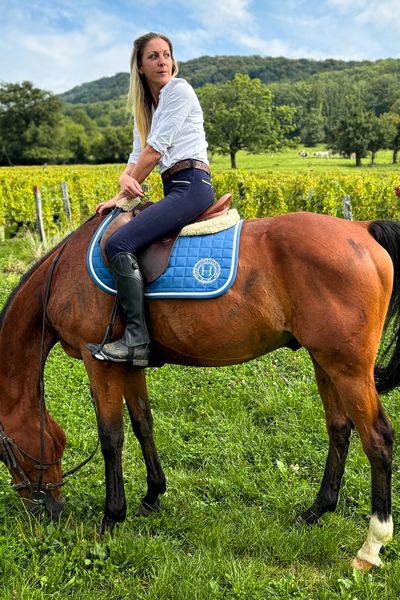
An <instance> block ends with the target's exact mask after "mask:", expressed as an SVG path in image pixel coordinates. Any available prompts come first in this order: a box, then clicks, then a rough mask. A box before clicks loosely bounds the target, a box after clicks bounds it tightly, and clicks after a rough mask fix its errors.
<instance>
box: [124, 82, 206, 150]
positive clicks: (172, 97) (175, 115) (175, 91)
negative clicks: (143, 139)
mask: <svg viewBox="0 0 400 600" xmlns="http://www.w3.org/2000/svg"><path fill="white" fill-rule="evenodd" d="M166 87H167V86H166ZM163 92H164V89H163V90H161V93H160V102H159V105H158V107H157V109H156V111H155V112H154V115H153V122H152V127H151V130H150V133H149V137H148V138H147V144H148V145H149V146H151V147H152V148H154V150H157V152H159V153H160V155H161V159H162V158H163V157H164V156H165V155H166V154H167V153H168V149H169V148H170V147H171V146H172V144H173V142H174V139H175V137H176V135H177V134H178V132H179V130H180V129H181V127H182V125H183V123H184V122H185V120H186V118H187V116H188V115H189V113H190V111H191V110H192V107H193V103H194V101H196V100H197V97H196V95H195V92H194V90H193V88H192V87H191V86H190V85H188V84H187V82H186V81H184V80H182V79H180V80H177V79H175V80H174V81H173V82H172V86H171V87H170V89H168V94H164V93H163ZM165 92H167V90H165ZM132 154H133V153H132Z"/></svg>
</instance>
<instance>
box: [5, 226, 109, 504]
mask: <svg viewBox="0 0 400 600" xmlns="http://www.w3.org/2000/svg"><path fill="white" fill-rule="evenodd" d="M94 216H95V215H92V216H91V217H90V218H89V219H88V220H87V221H85V223H84V225H85V224H86V223H88V222H89V221H91V220H92V219H93V218H94ZM72 235H73V234H72V233H71V234H69V235H68V237H67V238H66V239H65V241H64V243H63V244H62V246H61V248H60V249H59V251H58V252H57V254H56V255H55V256H54V258H53V260H52V262H51V265H50V268H49V270H48V273H47V281H46V288H45V294H44V299H43V318H42V328H41V340H40V378H39V423H40V450H39V459H37V458H34V457H33V456H31V455H30V454H29V453H28V452H26V451H25V450H24V449H23V448H21V447H20V446H19V445H18V444H16V443H15V442H14V440H13V439H12V438H11V437H9V436H8V435H7V434H6V433H5V431H4V428H3V426H2V424H1V423H0V444H1V446H2V448H3V450H4V456H3V458H4V461H5V463H6V465H7V467H8V469H9V471H14V472H16V474H17V475H18V476H19V478H20V479H21V481H20V482H18V483H13V484H12V487H13V488H14V489H15V490H21V489H23V488H29V489H30V490H31V491H32V492H33V493H34V494H35V495H36V496H37V498H35V499H32V498H31V499H30V501H31V502H33V503H34V504H40V503H42V502H43V501H44V496H45V493H46V492H47V491H50V490H55V489H57V488H59V487H61V486H63V485H64V484H65V483H66V478H67V477H70V476H71V475H74V474H75V473H77V472H78V471H80V469H82V467H84V466H85V465H86V464H87V463H88V462H89V461H91V460H92V458H93V457H94V456H95V454H96V452H97V450H98V448H99V444H100V440H99V437H98V436H97V443H96V447H95V449H94V450H93V451H92V452H91V453H90V454H89V456H88V457H87V458H85V459H84V460H83V461H82V462H80V463H79V464H78V465H76V466H75V467H73V468H72V469H69V470H68V471H67V472H66V473H62V475H61V480H60V481H58V482H56V483H43V472H44V471H45V470H47V469H49V468H50V467H52V466H54V465H57V464H59V463H60V462H61V458H59V459H58V460H56V461H54V462H50V463H46V462H44V437H45V416H46V401H45V388H44V366H45V334H46V327H47V323H48V317H47V306H48V302H49V298H50V288H51V283H52V279H53V275H54V270H55V267H56V265H57V263H58V260H59V258H60V256H61V254H62V252H63V251H64V250H65V248H66V246H67V244H68V242H69V241H70V239H71V237H72ZM116 313H117V299H116V300H115V302H114V304H113V308H112V312H111V316H110V321H109V323H108V326H107V330H106V334H105V336H104V339H103V341H102V345H104V344H105V343H106V342H107V340H108V339H109V338H110V337H111V333H112V327H113V323H114V321H115V317H116ZM91 397H92V401H93V406H94V410H95V412H96V414H97V409H96V404H95V402H94V399H93V394H92V392H91ZM18 454H19V455H20V456H25V457H26V458H28V459H29V460H31V461H32V462H33V463H35V469H37V470H38V471H39V479H38V481H33V482H32V481H31V480H30V479H29V477H28V476H27V474H26V473H25V471H24V470H23V468H22V467H21V464H20V462H19V460H18V458H17V455H18ZM41 496H42V497H41ZM38 497H39V498H40V497H41V498H40V499H38Z"/></svg>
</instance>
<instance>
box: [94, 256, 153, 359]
mask: <svg viewBox="0 0 400 600" xmlns="http://www.w3.org/2000/svg"><path fill="white" fill-rule="evenodd" d="M111 270H112V272H113V275H114V279H115V284H116V287H117V291H118V299H119V303H120V306H121V308H122V312H123V315H124V321H125V331H124V334H123V336H122V338H121V339H119V340H117V341H115V342H110V343H108V344H104V346H103V347H102V348H101V347H100V346H99V345H97V344H88V345H87V348H89V350H90V351H91V352H92V354H93V356H94V357H95V358H98V359H99V360H110V361H113V362H129V363H131V364H132V365H133V366H134V367H147V365H148V358H149V344H150V338H149V334H148V331H147V326H146V320H145V314H144V296H143V280H142V275H141V273H140V269H139V265H138V262H137V259H136V257H135V256H133V254H131V253H130V252H120V253H119V254H117V255H116V256H114V258H113V259H112V260H111Z"/></svg>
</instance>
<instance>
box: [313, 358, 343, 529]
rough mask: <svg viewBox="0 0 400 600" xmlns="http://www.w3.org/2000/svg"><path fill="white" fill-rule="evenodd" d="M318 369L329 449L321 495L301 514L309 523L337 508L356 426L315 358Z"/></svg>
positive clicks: (317, 374) (315, 367)
mask: <svg viewBox="0 0 400 600" xmlns="http://www.w3.org/2000/svg"><path fill="white" fill-rule="evenodd" d="M314 369H315V375H316V380H317V384H318V389H319V393H320V396H321V398H322V401H323V404H324V408H325V418H326V427H327V431H328V435H329V450H328V457H327V460H326V464H325V471H324V475H323V478H322V483H321V487H320V490H319V492H318V494H317V497H316V499H315V501H314V503H313V504H312V506H310V508H309V509H307V510H306V511H304V512H303V513H302V514H301V518H302V519H303V520H304V521H305V522H306V523H307V524H308V525H311V524H314V523H316V522H317V521H318V520H319V518H320V517H321V516H322V515H323V514H324V513H325V512H327V511H330V512H333V511H334V510H335V509H336V506H337V502H338V498H339V490H340V484H341V481H342V477H343V473H344V468H345V464H346V458H347V453H348V449H349V443H350V434H351V429H352V423H351V421H350V419H349V418H348V417H347V416H346V414H345V413H344V411H343V409H342V406H341V402H340V398H339V395H338V393H337V390H336V388H335V386H334V384H333V383H332V381H331V379H330V377H329V375H328V374H327V373H326V372H325V371H324V370H323V369H322V368H321V367H320V366H319V365H318V364H317V363H316V362H315V361H314Z"/></svg>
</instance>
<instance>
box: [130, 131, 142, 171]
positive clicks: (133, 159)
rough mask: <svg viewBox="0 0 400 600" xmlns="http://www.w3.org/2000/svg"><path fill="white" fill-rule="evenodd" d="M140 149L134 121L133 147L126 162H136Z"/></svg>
mask: <svg viewBox="0 0 400 600" xmlns="http://www.w3.org/2000/svg"><path fill="white" fill-rule="evenodd" d="M141 151H142V144H141V142H140V136H139V132H138V130H137V127H136V122H135V121H134V123H133V149H132V152H131V153H130V155H129V158H128V164H134V165H135V164H136V163H137V161H138V159H139V154H140V153H141Z"/></svg>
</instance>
